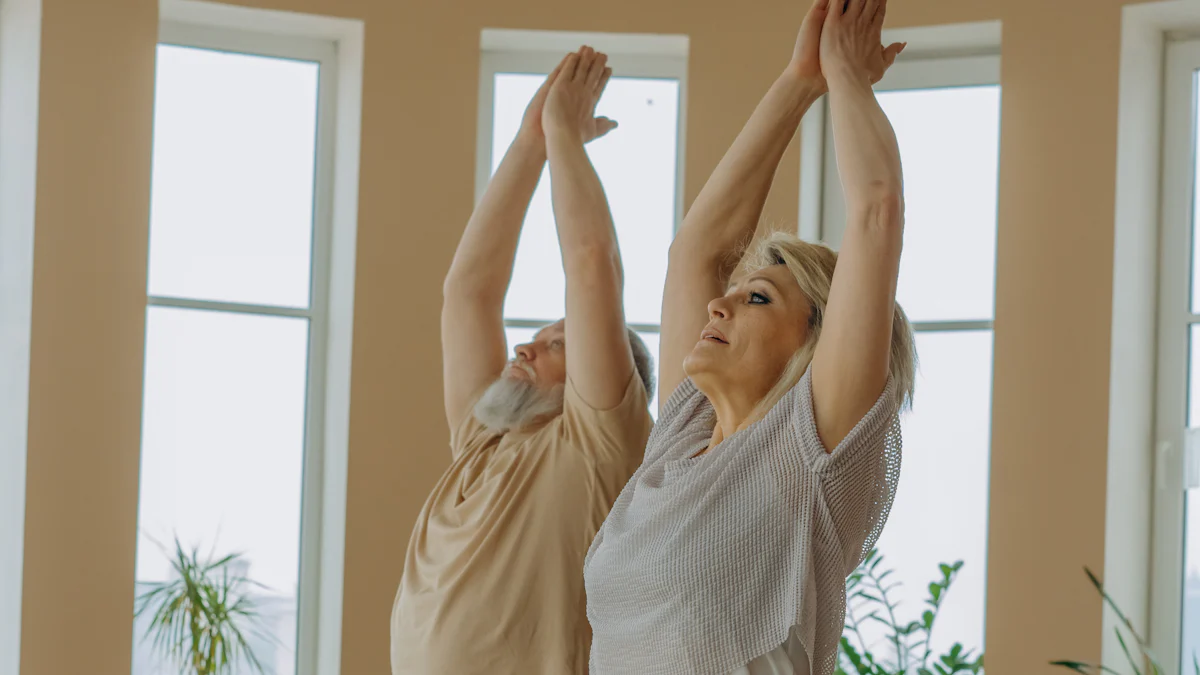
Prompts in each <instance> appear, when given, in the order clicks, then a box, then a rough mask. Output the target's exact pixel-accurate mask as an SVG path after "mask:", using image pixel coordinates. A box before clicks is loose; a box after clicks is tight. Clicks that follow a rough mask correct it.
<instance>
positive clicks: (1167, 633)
mask: <svg viewBox="0 0 1200 675" xmlns="http://www.w3.org/2000/svg"><path fill="white" fill-rule="evenodd" d="M1165 65H1166V70H1165V78H1164V97H1163V103H1164V110H1163V158H1162V161H1163V169H1162V195H1161V206H1160V209H1161V211H1160V223H1159V228H1160V229H1159V245H1160V248H1159V260H1158V280H1159V284H1158V288H1159V290H1158V326H1157V328H1158V336H1157V352H1158V353H1157V358H1156V362H1157V365H1156V371H1157V372H1156V385H1155V386H1156V392H1155V399H1156V401H1155V406H1154V436H1155V438H1154V443H1155V445H1154V447H1155V455H1156V456H1155V468H1154V475H1155V479H1154V506H1153V513H1154V516H1153V518H1154V522H1153V535H1152V536H1153V539H1152V541H1153V543H1152V555H1151V560H1152V562H1151V565H1152V567H1151V575H1150V626H1151V636H1150V639H1151V642H1152V644H1153V646H1154V648H1155V651H1156V652H1157V653H1158V654H1159V655H1160V656H1164V657H1165V658H1168V659H1169V661H1168V662H1167V663H1165V664H1163V666H1164V668H1165V669H1166V671H1167V675H1176V674H1177V673H1179V672H1180V671H1179V669H1180V667H1181V664H1182V661H1183V656H1184V655H1183V653H1182V649H1183V592H1184V583H1185V580H1184V573H1185V571H1186V570H1185V565H1186V561H1185V556H1186V548H1185V547H1186V541H1185V536H1186V533H1185V527H1186V525H1187V523H1186V512H1185V508H1186V490H1187V484H1186V482H1185V478H1184V476H1185V472H1184V468H1185V462H1186V459H1187V451H1188V448H1187V442H1186V436H1187V434H1186V430H1187V428H1188V424H1187V423H1188V419H1187V415H1188V402H1189V401H1188V398H1189V395H1188V388H1189V381H1190V372H1189V368H1188V366H1189V353H1188V352H1189V350H1190V342H1191V339H1190V338H1191V336H1190V327H1192V326H1200V313H1195V312H1193V311H1192V307H1191V290H1192V274H1193V270H1192V267H1193V265H1195V264H1196V262H1197V261H1194V260H1192V257H1193V252H1192V245H1193V241H1192V237H1193V232H1192V228H1193V219H1194V217H1195V215H1196V214H1195V213H1194V210H1195V202H1194V199H1195V196H1196V195H1195V181H1196V177H1197V176H1196V173H1197V164H1196V160H1197V157H1196V133H1197V130H1196V119H1197V117H1196V115H1197V110H1198V108H1197V103H1196V96H1197V86H1196V83H1197V75H1196V73H1197V71H1200V40H1196V39H1194V38H1193V39H1190V40H1178V41H1168V42H1167V43H1166V54H1165ZM1193 452H1194V450H1193ZM1171 655H1173V656H1171Z"/></svg>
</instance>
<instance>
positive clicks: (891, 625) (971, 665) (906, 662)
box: [836, 550, 983, 675]
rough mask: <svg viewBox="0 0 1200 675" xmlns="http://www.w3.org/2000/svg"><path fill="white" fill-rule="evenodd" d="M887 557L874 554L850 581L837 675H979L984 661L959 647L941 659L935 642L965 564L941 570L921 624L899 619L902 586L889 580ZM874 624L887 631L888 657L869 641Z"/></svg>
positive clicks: (873, 552)
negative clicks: (952, 588) (867, 631)
mask: <svg viewBox="0 0 1200 675" xmlns="http://www.w3.org/2000/svg"><path fill="white" fill-rule="evenodd" d="M882 563H883V556H882V555H880V554H879V551H877V550H873V551H871V553H870V555H868V556H867V558H866V560H864V561H863V563H862V564H861V565H859V567H858V569H857V570H855V571H854V573H853V574H851V575H850V577H849V578H848V579H847V580H846V629H845V632H844V633H843V634H842V647H841V652H840V654H839V657H838V669H837V671H836V672H837V675H905V674H908V675H952V674H953V673H972V674H978V673H980V672H982V670H983V655H982V654H980V655H979V656H975V655H974V654H973V651H972V650H968V649H965V648H964V647H963V646H962V645H961V644H958V643H955V644H954V645H953V646H952V647H951V648H950V649H949V650H947V651H946V652H944V653H941V654H938V653H935V652H934V650H933V645H932V642H931V638H932V636H933V629H934V626H935V625H936V624H937V617H938V613H939V612H940V611H941V608H942V603H943V602H944V601H945V599H946V594H947V592H948V591H949V590H950V586H951V585H952V584H953V583H954V579H955V577H956V576H957V575H958V571H959V570H961V569H962V566H963V563H962V561H961V560H960V561H958V562H956V563H954V564H952V565H947V564H942V565H939V566H938V568H939V571H940V572H941V576H940V578H938V579H936V580H935V581H933V582H932V583H930V584H929V597H928V598H926V599H925V609H924V611H923V612H922V613H921V617H920V619H919V620H914V621H907V622H906V621H903V620H901V619H900V618H899V610H900V603H899V601H898V600H895V599H894V597H893V596H894V593H895V591H896V589H897V588H899V585H900V584H899V582H896V581H892V580H890V577H891V576H892V574H893V573H894V571H893V570H890V569H886V568H884V567H883V565H882ZM869 624H877V625H881V626H882V627H883V628H884V630H885V637H886V644H887V651H888V652H889V653H887V654H876V652H875V650H874V648H873V647H872V645H871V644H870V643H869V642H868V640H867V638H866V636H865V629H866V627H867V626H868V625H869Z"/></svg>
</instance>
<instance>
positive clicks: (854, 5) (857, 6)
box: [844, 0, 867, 20]
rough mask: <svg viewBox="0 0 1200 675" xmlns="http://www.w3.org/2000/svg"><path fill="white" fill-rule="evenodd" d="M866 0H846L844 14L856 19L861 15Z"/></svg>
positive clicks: (848, 17)
mask: <svg viewBox="0 0 1200 675" xmlns="http://www.w3.org/2000/svg"><path fill="white" fill-rule="evenodd" d="M866 4H867V0H847V1H846V11H845V12H844V14H845V15H846V18H847V19H851V20H857V19H859V18H861V17H862V15H863V9H864V8H865V7H866Z"/></svg>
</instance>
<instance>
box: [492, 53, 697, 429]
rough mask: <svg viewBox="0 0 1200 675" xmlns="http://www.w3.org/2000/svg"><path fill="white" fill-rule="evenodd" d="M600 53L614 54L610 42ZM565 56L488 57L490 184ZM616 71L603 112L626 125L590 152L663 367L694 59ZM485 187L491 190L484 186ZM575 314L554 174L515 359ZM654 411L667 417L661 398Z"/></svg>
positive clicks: (635, 314)
mask: <svg viewBox="0 0 1200 675" xmlns="http://www.w3.org/2000/svg"><path fill="white" fill-rule="evenodd" d="M577 46H578V45H576V47H577ZM596 48H597V49H601V50H604V49H605V47H604V44H603V42H600V43H598V44H596ZM565 52H566V49H564V50H563V52H562V53H558V52H554V51H549V50H547V51H544V52H499V51H485V52H484V55H483V68H482V78H483V83H484V86H485V91H484V92H482V93H483V94H484V95H483V96H482V97H481V100H482V101H483V102H484V104H485V105H487V104H489V103H490V106H491V109H490V113H491V114H490V115H488V116H487V121H488V122H490V124H481V140H480V142H481V143H485V144H486V145H485V146H484V147H485V148H487V149H488V152H487V156H486V157H484V156H483V154H482V153H481V157H480V161H484V162H486V166H487V173H486V174H485V175H483V176H482V177H483V178H484V180H486V177H487V176H490V175H491V173H492V172H494V171H495V170H496V168H497V167H499V165H500V161H501V160H502V159H503V158H504V153H505V151H506V150H507V149H508V146H509V144H510V143H511V142H512V141H513V139H514V138H515V136H516V133H517V130H518V128H519V126H520V123H521V117H522V115H523V114H524V112H525V107H526V105H527V104H528V103H529V100H530V99H531V98H532V97H533V94H534V92H535V91H537V88H538V87H539V86H541V84H542V82H543V81H544V80H545V77H546V74H547V73H549V72H550V70H551V69H553V68H554V66H555V65H556V64H557V63H558V60H559V59H561V58H562V55H563V53H565ZM609 65H610V66H611V67H612V69H613V77H612V79H611V80H610V82H609V84H608V89H607V90H606V92H605V94H604V97H603V98H602V99H601V101H600V105H599V107H598V108H597V111H596V114H597V115H602V116H606V117H609V118H612V119H615V120H617V122H618V123H619V124H620V127H619V128H618V129H616V130H615V131H613V132H612V133H610V134H608V135H607V136H605V137H604V138H601V139H598V140H596V141H593V142H592V143H590V144H588V146H587V149H588V155H589V156H590V157H591V160H592V163H593V165H594V166H595V167H596V172H597V173H598V174H599V176H600V180H601V181H602V182H603V183H604V190H605V193H606V194H607V196H608V203H609V207H610V208H611V209H612V214H613V223H614V225H615V228H616V231H617V239H618V242H619V244H620V247H621V257H622V261H623V263H624V270H625V320H626V321H627V322H628V323H629V324H630V325H631V326H632V327H634V328H635V329H636V330H637V332H638V334H639V335H640V336H641V338H642V340H644V341H645V343H646V346H647V347H648V348H649V350H650V353H651V354H653V355H654V357H655V362H656V365H657V359H658V345H659V326H658V323H659V318H660V315H661V309H662V291H663V285H664V283H665V281H666V275H667V249H668V248H669V246H670V244H671V239H672V238H673V237H674V235H675V228H676V225H677V223H678V221H679V218H680V203H681V197H680V190H681V188H682V183H681V178H680V167H681V159H680V132H681V124H682V109H681V107H680V102H681V100H682V88H683V86H684V70H685V59H684V58H682V57H663V56H646V55H632V54H625V53H619V52H615V51H612V52H610V54H609ZM487 84H490V88H486V86H487ZM484 134H486V136H485V135H484ZM477 187H478V188H479V189H480V190H482V188H483V185H479V186H477ZM565 309H566V279H565V276H564V274H563V268H562V255H561V254H560V252H559V246H558V234H557V232H556V230H555V225H554V213H553V209H552V206H551V202H550V180H549V169H548V168H547V169H546V170H545V171H543V173H542V179H541V182H540V183H539V184H538V188H537V191H536V192H535V193H534V196H533V202H532V203H531V204H530V207H529V212H528V214H527V216H526V218H525V225H524V228H523V230H522V232H521V239H520V243H519V244H518V247H517V257H516V268H515V270H514V273H513V280H512V286H511V287H510V288H509V293H508V297H507V299H506V302H505V306H504V317H505V326H506V333H507V337H508V346H509V351H510V353H511V352H512V349H513V347H515V346H516V345H519V344H522V343H524V342H528V341H529V340H530V339H531V338H532V337H533V335H534V334H536V333H537V330H538V329H539V328H540V327H541V326H543V325H545V324H547V323H551V322H554V321H557V320H559V319H561V318H562V317H563V315H564V313H565ZM650 409H651V411H652V412H653V413H654V414H657V411H658V402H657V394H656V396H655V397H654V400H653V401H652V403H651V408H650Z"/></svg>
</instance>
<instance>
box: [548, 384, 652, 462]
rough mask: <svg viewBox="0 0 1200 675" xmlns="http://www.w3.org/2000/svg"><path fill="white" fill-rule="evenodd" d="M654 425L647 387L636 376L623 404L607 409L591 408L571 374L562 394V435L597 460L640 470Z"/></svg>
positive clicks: (625, 394) (623, 399)
mask: <svg viewBox="0 0 1200 675" xmlns="http://www.w3.org/2000/svg"><path fill="white" fill-rule="evenodd" d="M653 425H654V420H653V418H651V417H650V409H649V401H648V400H647V396H646V387H645V386H644V385H643V384H642V380H641V378H639V377H638V376H637V373H634V374H633V375H632V376H630V380H629V384H628V385H626V387H625V393H624V395H623V396H622V397H621V402H620V403H618V404H617V405H616V406H614V407H612V408H609V409H608V410H599V409H596V408H593V407H592V406H590V405H588V404H587V402H586V401H584V400H583V398H582V397H581V396H580V395H579V391H578V390H576V389H575V383H574V382H572V381H571V378H570V376H569V375H568V377H567V383H566V388H565V389H564V392H563V416H562V430H563V433H564V435H566V436H567V437H568V438H569V439H570V440H572V441H575V442H576V443H574V444H577V445H578V446H579V448H580V450H581V451H582V452H585V453H587V454H588V455H590V456H591V457H593V458H594V459H596V460H597V461H605V460H611V459H619V460H621V462H620V463H622V464H624V463H626V461H628V462H631V463H632V466H633V467H637V465H638V464H640V463H641V461H642V453H643V451H644V450H645V448H646V439H647V438H648V437H649V436H650V429H651V427H652V426H653ZM574 444H573V445H574Z"/></svg>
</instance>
